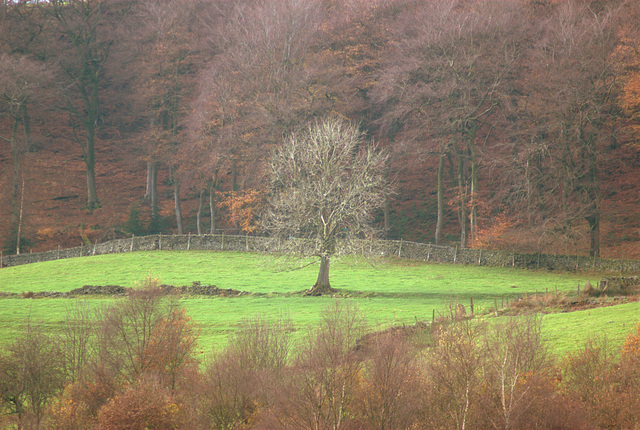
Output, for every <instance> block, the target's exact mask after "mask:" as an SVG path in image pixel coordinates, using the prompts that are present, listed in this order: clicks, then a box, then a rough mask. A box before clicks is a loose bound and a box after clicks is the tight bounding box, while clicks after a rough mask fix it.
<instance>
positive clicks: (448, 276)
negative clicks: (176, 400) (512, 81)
mask: <svg viewBox="0 0 640 430" xmlns="http://www.w3.org/2000/svg"><path fill="white" fill-rule="evenodd" d="M317 270H318V267H317V265H310V266H308V267H305V268H303V269H300V270H295V271H285V270H282V267H281V266H280V265H279V264H278V263H277V261H273V260H271V259H270V258H269V257H267V256H265V255H262V254H249V253H237V252H212V251H190V252H186V251H155V252H135V253H131V254H129V253H127V254H112V255H104V256H94V257H82V258H74V259H68V260H58V261H51V262H45V263H36V264H31V265H25V266H17V267H11V268H3V269H0V292H14V293H22V292H27V291H33V292H38V291H61V292H65V291H70V290H72V289H75V288H79V287H81V286H83V285H122V286H126V287H135V286H136V285H140V283H141V282H142V281H143V280H144V279H145V278H148V277H152V278H157V279H159V280H160V282H161V283H164V284H170V285H176V286H179V285H189V284H191V283H192V282H195V281H198V282H201V283H202V284H213V285H216V286H218V287H219V288H232V289H236V290H242V291H247V292H249V293H253V294H248V295H243V296H239V297H204V296H193V297H185V298H183V299H182V303H183V304H184V306H185V307H186V309H187V310H188V312H189V314H190V315H191V317H192V318H193V320H194V321H195V322H196V323H197V324H198V325H199V327H200V329H201V338H200V343H201V346H202V348H203V349H205V350H206V349H210V348H211V347H213V346H222V345H224V343H225V342H226V339H227V336H228V334H229V333H231V332H233V330H234V329H235V328H236V327H237V326H238V324H239V323H240V322H241V321H242V320H243V319H248V318H255V317H260V318H267V319H268V318H275V317H279V316H280V315H283V316H286V317H288V318H289V319H290V320H291V321H292V322H293V324H294V325H295V327H296V329H297V331H298V333H300V334H301V333H304V332H306V331H307V330H308V329H309V328H311V327H313V326H314V325H315V324H316V323H317V322H318V321H319V319H320V315H321V312H322V310H323V309H325V308H326V307H327V306H328V305H329V304H330V303H331V301H332V300H334V299H333V298H331V297H306V296H302V295H300V294H295V293H296V292H299V291H302V290H304V289H306V288H309V287H310V286H311V285H312V284H313V283H314V281H315V279H316V276H317ZM598 278H599V277H598V276H597V275H594V274H589V275H585V274H573V273H552V272H544V271H526V270H519V269H513V268H491V267H477V266H462V265H446V264H428V263H423V262H414V261H406V260H398V259H390V260H382V261H378V262H376V263H375V264H373V265H372V264H369V263H367V262H364V261H360V260H356V259H352V258H345V259H343V260H341V261H339V262H336V263H334V264H332V267H331V283H332V286H333V287H334V288H338V289H340V290H342V291H343V292H345V294H344V295H346V296H348V297H349V298H348V300H351V301H353V302H354V303H356V304H357V305H358V307H359V308H360V309H361V310H362V311H363V312H364V313H365V315H366V317H367V319H368V321H369V323H370V324H371V326H372V327H373V328H378V327H379V328H384V327H388V326H390V325H396V324H412V323H414V322H415V321H416V320H427V321H430V320H431V318H432V316H433V312H434V310H435V311H436V316H437V315H438V314H439V313H441V314H444V313H448V310H449V306H450V305H452V304H455V303H457V302H459V303H462V304H464V305H465V306H466V307H467V311H468V308H469V303H470V300H471V298H473V300H474V303H475V310H476V313H481V312H482V311H483V310H487V309H488V308H489V307H492V306H493V304H494V300H497V302H498V303H499V304H500V303H501V301H502V299H503V298H514V297H516V296H518V295H522V294H532V293H535V292H545V291H548V292H555V291H558V292H560V293H563V292H564V293H571V292H574V291H577V287H578V285H584V284H585V282H586V281H587V280H589V281H590V282H591V283H592V284H595V282H596V281H597V280H598ZM74 300H87V301H88V302H89V303H90V304H92V305H95V306H101V305H105V304H108V303H109V302H110V301H111V300H114V299H112V298H96V297H91V298H88V299H64V298H56V299H23V298H21V297H19V298H16V297H13V298H0V344H1V343H6V342H8V341H10V340H11V339H13V338H15V337H16V336H17V335H18V334H19V332H20V330H21V329H22V328H23V327H24V326H25V324H26V322H27V321H30V322H31V323H32V324H35V323H37V324H40V325H41V326H43V327H44V329H45V330H46V331H50V332H56V331H57V330H59V328H60V327H61V325H62V324H63V323H64V320H65V314H66V310H67V308H68V307H69V306H70V305H71V304H72V303H73V301H74ZM584 312H586V313H584ZM584 312H575V313H567V314H554V315H547V316H545V317H544V319H543V321H544V323H543V324H544V330H545V336H546V337H547V339H549V341H550V342H552V345H553V346H554V348H557V349H558V350H560V351H565V350H570V349H572V348H574V347H577V346H579V345H578V344H579V343H581V342H582V341H583V340H586V339H588V338H589V337H591V336H598V337H601V336H602V335H604V336H606V337H607V338H608V339H610V341H611V342H612V343H613V342H618V344H619V343H621V342H622V339H624V337H625V336H626V333H628V332H629V331H630V330H631V329H632V328H633V327H634V324H635V322H637V321H638V319H639V318H640V305H639V304H638V303H634V304H630V305H624V306H615V307H607V308H603V309H602V310H599V309H598V310H591V311H584ZM580 315H583V316H582V317H580Z"/></svg>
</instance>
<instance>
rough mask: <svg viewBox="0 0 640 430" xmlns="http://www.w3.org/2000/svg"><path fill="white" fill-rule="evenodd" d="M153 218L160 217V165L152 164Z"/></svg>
mask: <svg viewBox="0 0 640 430" xmlns="http://www.w3.org/2000/svg"><path fill="white" fill-rule="evenodd" d="M151 216H152V217H153V218H157V217H158V163H156V162H154V163H151Z"/></svg>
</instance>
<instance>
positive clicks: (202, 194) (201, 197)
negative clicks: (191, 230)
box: [196, 190, 204, 235]
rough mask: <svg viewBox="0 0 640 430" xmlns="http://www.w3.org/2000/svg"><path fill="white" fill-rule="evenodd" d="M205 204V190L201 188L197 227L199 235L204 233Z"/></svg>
mask: <svg viewBox="0 0 640 430" xmlns="http://www.w3.org/2000/svg"><path fill="white" fill-rule="evenodd" d="M203 206H204V190H200V197H199V198H198V213H197V214H196V228H197V230H198V235H201V234H202V225H201V224H202V223H201V220H202V207H203Z"/></svg>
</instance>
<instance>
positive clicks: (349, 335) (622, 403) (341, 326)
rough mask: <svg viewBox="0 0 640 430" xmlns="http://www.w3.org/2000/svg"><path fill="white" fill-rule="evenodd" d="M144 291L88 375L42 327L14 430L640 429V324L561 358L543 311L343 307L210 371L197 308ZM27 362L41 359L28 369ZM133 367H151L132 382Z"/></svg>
mask: <svg viewBox="0 0 640 430" xmlns="http://www.w3.org/2000/svg"><path fill="white" fill-rule="evenodd" d="M136 294H137V296H131V297H128V298H123V299H120V300H119V301H117V302H115V303H114V304H112V305H110V308H111V309H109V312H114V311H116V310H118V311H119V312H123V311H124V310H127V309H128V310H131V309H135V312H134V313H126V312H125V313H117V315H120V317H121V318H123V319H127V318H128V317H127V316H134V315H135V318H131V319H128V320H127V322H126V323H125V324H124V325H123V326H120V327H118V328H117V329H116V333H120V334H113V333H108V334H104V333H100V332H101V331H104V330H106V327H105V326H104V325H102V321H101V319H102V318H105V315H107V316H109V318H110V319H109V321H111V322H113V321H114V320H113V319H112V318H113V314H111V313H109V312H106V313H98V314H97V316H95V317H91V319H90V320H85V321H84V322H85V323H88V324H89V326H90V327H91V329H92V331H93V333H92V334H91V335H90V336H89V338H88V339H89V342H88V344H87V345H86V346H87V348H88V351H90V352H89V355H88V359H87V360H86V361H85V362H84V365H83V366H81V369H79V371H78V372H76V373H75V376H71V373H68V372H66V371H65V367H64V366H63V363H64V361H65V359H64V358H63V357H64V354H62V350H61V348H62V347H63V345H65V342H63V340H62V339H54V338H48V337H46V336H45V335H42V334H41V333H39V332H38V331H37V330H36V329H34V328H33V327H31V328H30V329H29V331H28V332H27V333H25V335H24V337H23V338H21V339H19V340H17V341H16V342H15V343H14V344H12V345H10V346H9V347H8V348H7V349H6V350H5V351H4V352H2V353H1V354H0V411H1V412H2V415H0V425H2V426H3V428H5V427H6V428H18V429H57V430H72V429H73V430H90V429H91V430H95V429H102V430H112V429H113V430H116V429H117V430H123V429H124V430H143V429H157V430H160V429H176V430H177V429H195V430H197V429H203V430H204V429H211V428H215V429H243V430H250V429H273V428H278V429H309V430H312V429H313V430H315V429H318V428H326V429H335V430H341V429H343V430H351V429H360V430H382V429H387V430H401V429H405V430H406V429H412V428H421V429H434V430H435V429H442V428H447V429H449V428H451V429H453V428H456V429H464V428H473V429H495V428H504V429H508V428H518V429H598V428H602V429H610V428H621V429H622V428H624V429H627V428H633V426H634V423H637V422H638V420H639V419H640V415H639V411H640V408H639V407H638V406H640V404H639V403H638V401H639V399H638V396H637V393H638V390H639V389H640V371H639V367H638V362H639V357H640V354H639V350H638V345H640V341H639V339H640V323H639V324H638V327H637V328H636V329H635V330H634V331H633V332H632V333H630V335H629V337H628V338H627V341H626V342H625V343H624V346H623V347H622V349H621V351H620V353H619V354H618V352H616V351H610V350H608V349H607V347H606V345H605V344H602V343H598V342H591V343H589V344H587V345H585V346H584V347H583V348H581V349H578V350H576V351H575V352H572V353H570V354H568V355H567V356H565V357H561V358H560V359H559V360H557V359H556V357H554V356H553V355H551V354H549V352H548V351H547V349H546V345H545V342H544V341H543V340H542V338H541V336H540V320H539V319H537V318H536V317H533V316H528V317H527V316H524V317H512V318H505V319H503V320H501V321H498V322H491V323H490V324H488V323H482V322H477V321H474V320H463V321H458V322H451V323H436V324H433V325H432V326H431V327H426V326H425V327H420V328H419V327H418V326H416V327H415V328H412V329H409V328H408V327H404V328H401V327H397V328H392V329H389V330H385V331H381V332H372V331H371V330H370V329H369V328H368V326H367V324H366V320H365V319H364V316H363V315H362V313H361V312H360V311H359V310H358V308H357V307H355V306H354V305H352V304H350V303H349V302H344V301H335V302H333V303H332V304H330V305H329V306H328V307H327V308H326V310H325V311H324V313H323V315H322V321H321V323H320V324H319V325H318V327H317V328H316V329H315V330H313V331H310V332H309V333H308V334H307V335H306V336H302V337H299V338H298V340H294V337H293V332H294V330H295V328H294V327H293V326H292V324H291V323H290V322H289V321H287V320H286V319H284V318H280V319H265V318H261V319H254V320H246V321H244V322H243V323H242V324H241V326H240V327H239V329H238V331H237V332H236V333H235V334H234V335H232V336H231V337H230V339H229V343H228V346H227V347H226V348H224V349H221V350H219V351H216V352H214V353H211V354H209V355H208V356H207V357H205V359H204V361H201V360H202V358H203V356H202V355H201V352H200V351H198V350H197V349H196V348H194V346H195V341H196V340H197V331H195V329H194V327H193V325H192V323H191V322H190V320H189V319H188V317H187V316H186V315H185V313H184V311H183V310H182V309H180V308H176V307H174V305H173V304H172V303H171V302H172V299H171V298H170V297H162V296H159V295H158V294H157V291H154V290H153V289H150V290H149V289H147V290H141V291H139V292H137V293H136ZM132 301H133V302H134V303H130V302H132ZM137 301H141V302H137ZM131 306H134V308H131ZM150 310H153V312H151V313H149V311H150ZM105 311H106V310H105ZM74 315H76V316H77V315H83V314H82V313H81V312H75V313H74ZM84 315H87V314H84ZM144 315H147V316H148V315H154V316H155V317H156V318H152V319H145V318H146V317H144ZM93 318H97V319H93ZM73 321H76V322H77V319H76V320H70V322H73ZM143 321H148V322H150V326H149V327H147V326H146V323H144V322H143ZM123 330H124V331H123ZM124 332H127V334H126V336H128V337H127V339H129V343H130V344H134V343H138V342H141V343H142V344H144V346H143V347H142V348H141V349H136V350H127V347H126V344H125V343H120V344H116V343H111V344H110V346H107V345H106V344H105V343H104V336H108V337H113V336H124ZM132 333H137V335H139V337H138V336H134V337H131V334H132ZM416 336H419V337H420V338H419V339H418V338H416ZM64 347H65V348H70V347H71V345H70V344H69V343H66V346H64ZM25 353H27V354H29V357H31V358H37V359H35V360H26V358H25ZM128 354H132V356H131V357H130V358H131V359H132V361H131V362H129V363H127V360H128V358H129V357H127V355H128ZM114 357H119V359H118V360H113V358H114ZM25 360H26V361H25ZM132 363H138V364H141V363H146V365H145V366H143V367H138V368H137V369H138V370H136V371H135V373H132V372H134V370H135V369H134V368H132V367H131V364H132Z"/></svg>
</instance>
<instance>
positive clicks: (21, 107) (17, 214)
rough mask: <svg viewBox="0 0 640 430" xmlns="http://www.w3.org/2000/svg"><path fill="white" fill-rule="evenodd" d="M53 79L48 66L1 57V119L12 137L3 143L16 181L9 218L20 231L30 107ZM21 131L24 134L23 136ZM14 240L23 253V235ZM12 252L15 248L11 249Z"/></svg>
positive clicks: (25, 58) (17, 58)
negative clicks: (8, 125)
mask: <svg viewBox="0 0 640 430" xmlns="http://www.w3.org/2000/svg"><path fill="white" fill-rule="evenodd" d="M51 79H52V76H51V73H49V72H48V71H47V70H46V68H45V66H43V65H42V64H40V63H37V62H35V61H33V60H31V59H29V58H28V57H26V56H20V55H16V54H13V55H12V54H5V55H2V56H0V117H2V116H4V115H6V116H8V117H9V119H10V120H11V123H12V125H11V133H10V135H9V137H6V136H0V139H2V140H4V141H6V142H7V143H8V144H9V147H10V150H11V161H12V162H13V177H12V180H11V203H10V212H11V213H10V217H11V227H12V228H13V229H16V231H20V227H21V226H20V225H19V224H21V221H22V217H21V205H20V200H21V199H22V198H24V196H23V195H22V194H21V192H20V183H21V182H22V183H23V185H22V188H24V172H23V165H24V156H25V153H26V152H27V151H28V149H29V144H30V142H31V127H30V125H29V124H30V115H29V109H28V106H29V104H30V103H31V101H32V99H33V98H34V96H35V95H36V94H37V93H38V90H41V89H42V88H43V87H44V86H45V85H46V84H47V82H50V81H51ZM20 129H22V133H20ZM16 236H17V237H15V238H14V237H11V240H12V241H13V240H15V250H16V252H17V253H18V254H19V253H20V234H19V233H18V234H17V235H16ZM11 248H13V246H11Z"/></svg>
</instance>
